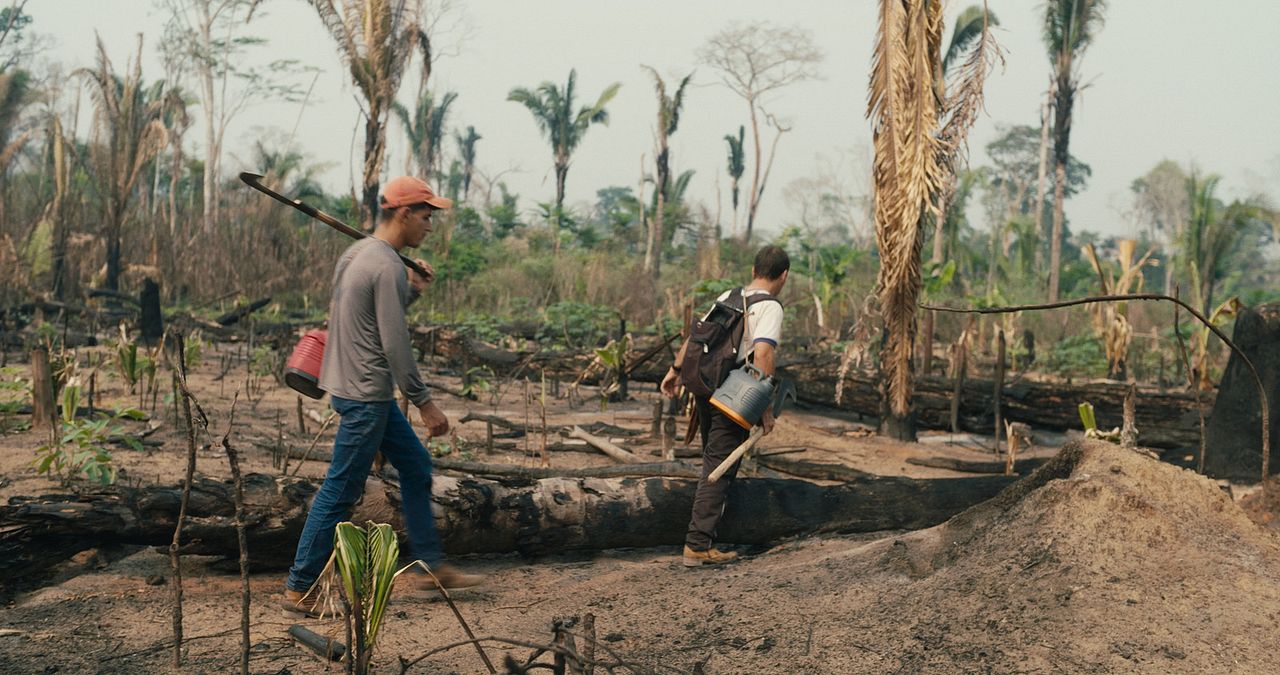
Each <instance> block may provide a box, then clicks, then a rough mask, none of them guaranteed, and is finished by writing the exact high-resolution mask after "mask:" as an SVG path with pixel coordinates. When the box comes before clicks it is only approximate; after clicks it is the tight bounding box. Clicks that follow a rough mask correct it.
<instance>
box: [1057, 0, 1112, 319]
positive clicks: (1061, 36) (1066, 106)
mask: <svg viewBox="0 0 1280 675" xmlns="http://www.w3.org/2000/svg"><path fill="white" fill-rule="evenodd" d="M1105 9H1106V2H1105V0H1048V2H1047V3H1046V4H1045V15H1044V42H1045V46H1047V47H1048V48H1049V61H1050V62H1051V63H1052V65H1053V73H1054V77H1055V83H1054V103H1053V105H1054V108H1053V234H1052V238H1051V240H1050V244H1049V302H1057V301H1058V279H1059V274H1060V270H1059V267H1060V266H1061V264H1062V202H1063V200H1064V199H1065V195H1064V194H1063V193H1064V191H1065V189H1066V185H1067V159H1068V158H1069V157H1070V151H1069V150H1068V148H1067V144H1068V143H1069V142H1070V141H1071V108H1072V106H1073V105H1074V104H1075V96H1076V91H1077V90H1078V89H1079V88H1080V72H1079V69H1078V68H1077V60H1078V59H1079V58H1080V56H1081V54H1083V53H1084V50H1085V49H1086V48H1088V46H1089V44H1090V43H1091V42H1093V38H1094V36H1095V35H1096V34H1097V31H1098V30H1099V29H1101V28H1102V13H1103V10H1105Z"/></svg>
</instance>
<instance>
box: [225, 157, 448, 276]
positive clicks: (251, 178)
mask: <svg viewBox="0 0 1280 675" xmlns="http://www.w3.org/2000/svg"><path fill="white" fill-rule="evenodd" d="M262 178H263V176H262V174H260V173H253V172H251V171H241V172H240V180H241V181H243V182H244V184H245V185H248V186H249V187H251V188H253V189H255V190H257V191H258V192H261V193H262V194H264V195H266V196H268V197H270V198H272V199H274V200H276V201H278V202H280V203H281V204H288V205H289V206H292V207H293V208H295V209H297V210H299V211H301V212H303V213H305V214H307V215H308V216H311V217H312V218H315V219H316V220H318V221H320V222H322V223H324V224H325V225H328V226H329V227H332V228H333V229H335V230H337V231H339V232H341V233H343V234H345V235H347V236H348V237H351V238H352V239H364V238H365V237H368V236H369V235H367V234H365V233H364V232H361V231H360V230H357V229H356V228H354V227H351V226H350V225H348V224H346V223H344V222H342V221H341V220H338V219H337V218H334V217H333V216H331V215H329V214H327V213H325V212H324V211H321V210H320V209H317V208H316V207H314V206H312V205H310V204H308V203H306V202H304V201H302V200H301V199H289V198H288V197H286V196H284V195H282V194H280V193H279V192H276V191H275V190H272V189H271V188H269V187H267V186H265V185H263V184H262ZM397 255H400V254H397ZM400 262H402V263H404V266H405V267H408V268H409V269H411V270H413V271H415V272H417V273H418V274H421V275H422V276H423V278H425V279H426V280H427V281H431V280H432V279H433V278H434V277H435V274H434V273H433V272H432V271H431V270H428V269H426V268H425V267H423V266H422V265H419V264H418V263H417V262H415V261H413V260H411V259H409V258H407V257H405V256H403V255H400Z"/></svg>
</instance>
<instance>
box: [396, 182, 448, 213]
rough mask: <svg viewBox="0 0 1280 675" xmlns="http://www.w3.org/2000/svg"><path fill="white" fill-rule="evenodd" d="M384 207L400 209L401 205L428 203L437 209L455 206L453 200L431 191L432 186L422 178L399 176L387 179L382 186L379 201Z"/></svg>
mask: <svg viewBox="0 0 1280 675" xmlns="http://www.w3.org/2000/svg"><path fill="white" fill-rule="evenodd" d="M378 204H379V206H381V207H382V208H384V209H398V208H400V207H401V206H414V205H416V204H427V205H429V206H434V207H435V208H437V209H448V208H452V207H453V200H452V199H449V198H448V197H441V196H440V195H437V194H436V193H434V192H432V191H431V186H429V185H427V182H426V181H424V180H422V179H421V178H415V177H413V176H399V177H397V178H392V179H391V180H389V181H387V184H386V185H384V186H382V198H381V199H380V200H379V202H378Z"/></svg>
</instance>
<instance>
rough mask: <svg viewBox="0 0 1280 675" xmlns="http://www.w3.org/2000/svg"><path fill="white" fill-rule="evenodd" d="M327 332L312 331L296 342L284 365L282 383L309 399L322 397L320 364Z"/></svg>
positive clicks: (322, 359)
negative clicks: (296, 344)
mask: <svg viewBox="0 0 1280 675" xmlns="http://www.w3.org/2000/svg"><path fill="white" fill-rule="evenodd" d="M328 336H329V332H328V331H325V330H313V331H311V332H309V333H307V334H306V335H303V336H302V339H301V340H298V346H296V347H294V348H293V353H292V354H290V355H289V360H288V361H286V362H285V364H284V383H285V384H287V385H289V387H290V388H292V389H293V390H294V391H297V392H298V393H300V394H302V395H304V396H310V397H311V398H320V397H322V396H324V390H322V389H321V388H320V364H321V363H322V362H323V361H324V341H325V339H326V338H328Z"/></svg>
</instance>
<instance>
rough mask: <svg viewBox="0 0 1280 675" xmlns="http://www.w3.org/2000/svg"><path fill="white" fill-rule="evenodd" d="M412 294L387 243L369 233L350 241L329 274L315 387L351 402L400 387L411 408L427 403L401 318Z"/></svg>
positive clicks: (386, 397) (382, 396) (391, 395)
mask: <svg viewBox="0 0 1280 675" xmlns="http://www.w3.org/2000/svg"><path fill="white" fill-rule="evenodd" d="M416 298H417V294H416V293H415V292H414V291H413V290H412V289H411V287H410V286H409V280H408V278H407V277H406V275H405V268H404V265H403V263H401V262H400V257H399V256H398V255H397V253H396V250H395V249H394V248H392V247H391V245H390V244H388V243H387V242H385V241H382V240H381V239H376V238H373V237H369V238H367V239H361V240H360V241H357V242H356V243H354V244H352V245H351V246H350V247H349V248H348V249H347V250H346V252H344V253H343V254H342V257H341V258H339V259H338V265H337V268H336V269H335V270H334V273H333V299H332V300H331V301H330V303H329V337H328V339H327V340H326V341H325V345H324V363H323V365H321V367H320V388H321V389H324V390H325V391H327V392H329V393H330V394H332V395H334V396H340V397H342V398H346V399H351V400H353V401H391V400H394V399H395V388H394V387H395V385H399V387H400V391H401V392H403V393H404V395H405V398H407V399H409V402H410V403H412V404H414V405H415V406H420V405H422V404H423V403H426V402H427V401H429V400H430V399H431V392H430V390H428V389H427V385H426V384H425V383H423V381H422V376H421V375H419V374H418V364H417V363H415V362H414V360H413V349H412V347H411V346H410V344H409V326H408V324H407V323H406V322H405V317H404V310H405V307H407V306H408V305H409V303H411V302H413V301H414V299H416Z"/></svg>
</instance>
